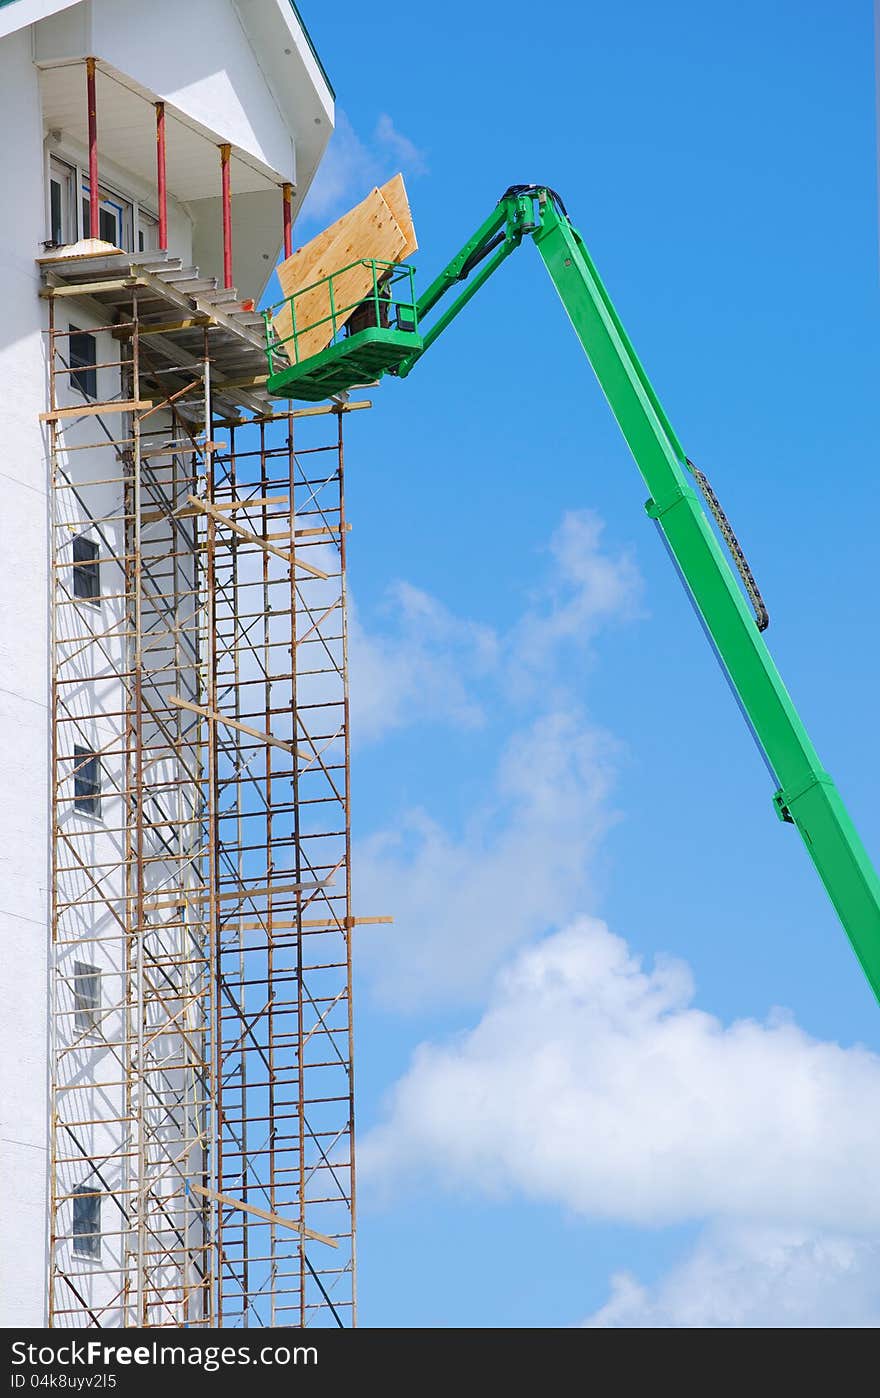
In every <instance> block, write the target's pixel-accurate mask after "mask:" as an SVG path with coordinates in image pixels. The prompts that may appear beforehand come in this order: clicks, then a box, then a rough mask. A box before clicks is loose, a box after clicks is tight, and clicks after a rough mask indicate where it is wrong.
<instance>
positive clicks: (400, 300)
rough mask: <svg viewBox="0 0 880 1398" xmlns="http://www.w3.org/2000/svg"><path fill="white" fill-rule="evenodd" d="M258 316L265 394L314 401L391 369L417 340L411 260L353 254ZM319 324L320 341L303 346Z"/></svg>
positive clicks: (416, 348) (416, 347) (418, 346)
mask: <svg viewBox="0 0 880 1398" xmlns="http://www.w3.org/2000/svg"><path fill="white" fill-rule="evenodd" d="M352 273H355V274H356V275H355V277H354V278H352V276H351V274H352ZM365 284H366V286H365ZM355 289H357V295H354V294H353V293H354V291H355ZM263 322H264V324H265V327H266V357H267V359H268V361H269V377H268V380H267V382H266V391H267V392H268V393H269V394H270V395H271V396H272V397H273V398H302V399H304V400H305V401H306V402H307V403H320V402H321V401H322V400H323V399H325V398H331V397H332V396H333V394H334V393H344V392H345V391H346V390H347V389H349V388H354V386H355V385H356V384H363V383H372V382H373V380H374V379H378V378H381V376H382V375H383V374H388V373H394V372H395V371H396V370H397V369H398V368H399V367H400V365H402V364H403V362H404V361H405V360H408V359H410V358H411V357H412V356H413V355H419V354H421V352H422V350H423V348H424V344H423V341H422V337H421V335H420V334H419V318H418V307H417V305H416V296H415V288H414V285H413V269H412V267H409V266H407V264H406V263H395V262H387V261H382V260H380V259H377V258H361V259H360V260H359V261H358V262H351V263H349V264H348V266H347V267H340V268H339V269H338V270H337V271H335V272H331V273H330V274H329V275H328V276H326V277H322V278H321V279H320V280H319V281H317V282H312V283H311V285H310V286H304V287H302V288H301V289H300V290H299V291H296V292H294V294H293V295H292V296H288V297H286V298H285V299H284V301H281V302H279V303H278V305H277V306H270V307H269V309H268V310H265V311H264V312H263ZM322 329H323V332H324V333H323V335H321V334H319V335H318V337H317V340H318V343H319V344H320V342H321V340H322V339H323V340H324V343H325V348H324V349H322V350H319V351H318V352H317V353H315V354H311V353H309V351H310V349H312V348H313V347H314V345H315V332H316V331H319V332H320V331H321V330H322Z"/></svg>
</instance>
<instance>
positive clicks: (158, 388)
mask: <svg viewBox="0 0 880 1398" xmlns="http://www.w3.org/2000/svg"><path fill="white" fill-rule="evenodd" d="M76 275H78V276H81V277H85V279H86V282H88V280H89V270H88V266H85V267H79V268H77V269H76ZM63 285H64V284H63V282H62V280H61V278H60V277H58V276H57V275H53V277H52V279H51V280H50V281H49V284H48V286H47V291H46V296H47V300H48V332H47V333H48V361H49V403H48V410H47V412H46V413H45V414H44V418H45V420H46V426H47V437H48V444H49V454H50V468H51V495H52V514H51V520H50V526H51V537H52V600H51V645H52V706H53V712H52V815H51V820H52V825H51V828H52V920H51V936H52V957H51V961H52V967H51V1015H50V1032H51V1048H50V1052H51V1065H52V1066H51V1104H52V1123H51V1201H50V1203H51V1267H50V1279H49V1293H50V1296H49V1305H50V1323H51V1324H52V1325H54V1326H102V1327H118V1326H128V1325H146V1326H151V1327H161V1326H170V1327H175V1326H214V1325H219V1324H221V1323H222V1324H224V1325H232V1326H264V1325H277V1326H301V1325H316V1324H317V1325H323V1324H327V1325H334V1326H335V1325H345V1326H348V1325H352V1324H354V1320H355V1306H354V1303H355V1278H354V1258H355V1252H354V1227H355V1219H354V1200H355V1188H354V1124H353V1106H354V1096H353V1081H352V1003H351V934H352V929H353V927H354V925H355V921H356V920H355V919H354V918H353V916H352V907H351V884H350V873H351V870H350V864H351V826H350V803H349V777H350V763H349V723H348V677H347V637H346V616H345V603H346V598H345V540H346V528H347V526H346V522H345V514H344V479H343V474H344V459H343V442H342V437H343V422H342V419H343V416H344V414H345V413H346V412H349V411H352V410H354V409H355V408H356V407H359V406H362V405H356V404H346V405H344V406H328V407H327V408H326V409H319V410H317V411H316V410H315V409H307V410H300V411H299V412H287V413H284V414H277V413H275V412H274V411H272V407H271V405H270V404H268V402H267V403H266V404H265V407H264V408H263V410H262V411H261V412H259V413H257V414H254V413H253V411H252V408H251V409H250V410H249V412H248V414H247V415H242V414H241V409H240V408H239V409H237V410H236V411H233V412H231V409H232V407H233V404H234V401H235V400H234V398H233V395H232V393H231V392H230V391H229V390H228V389H226V388H225V384H226V382H227V380H228V378H229V369H228V367H227V365H228V364H230V363H231V362H232V357H233V354H235V355H242V354H247V355H250V354H251V353H252V351H253V346H252V344H251V342H250V340H247V341H246V343H245V346H244V349H242V348H241V347H238V348H237V349H236V348H235V347H234V336H233V334H232V333H231V332H230V331H229V327H228V326H220V325H219V323H218V324H217V325H214V324H212V323H211V321H210V317H209V316H204V317H203V319H202V320H200V322H199V324H198V326H197V327H194V326H193V322H192V320H191V319H189V318H186V317H183V318H179V319H178V320H177V321H175V320H174V319H173V315H171V314H169V306H168V305H167V304H164V303H163V296H164V295H165V293H164V291H163V289H162V288H161V286H158V285H157V284H156V274H155V273H153V272H150V271H145V272H144V273H143V275H142V276H141V277H140V278H139V279H137V282H135V279H133V278H132V279H131V280H129V281H128V282H126V281H125V279H124V278H119V279H118V283H114V284H113V286H110V284H109V282H108V283H107V284H106V287H107V290H106V295H107V298H108V315H107V319H106V322H105V323H103V324H96V323H93V322H94V320H95V316H94V314H93V315H92V319H91V320H90V321H88V322H87V323H88V325H89V327H90V328H89V332H88V333H90V334H91V335H93V336H94V337H95V340H96V343H97V344H98V345H99V346H102V347H103V346H104V345H107V346H109V347H110V348H109V349H107V351H106V352H105V351H104V349H103V348H102V349H101V353H100V354H98V355H97V358H96V364H95V366H94V369H93V370H92V368H91V366H87V367H86V369H85V371H84V369H83V365H82V362H81V356H77V355H74V354H72V353H71V345H70V340H71V336H72V335H74V334H78V335H82V334H83V331H82V330H81V329H80V330H74V329H73V328H72V327H70V326H68V325H67V324H66V322H65V323H64V324H61V323H60V322H59V317H58V314H57V307H56V299H55V294H54V291H55V290H56V289H57V288H59V287H63ZM91 285H92V286H94V275H92V279H91ZM64 291H65V294H67V295H68V296H69V295H70V291H69V289H68V288H66V287H64ZM102 294H103V293H102ZM175 294H176V293H175ZM168 295H169V296H171V295H172V292H169V293H168ZM111 302H112V304H111ZM65 304H68V305H69V304H70V302H69V301H68V302H66V303H65ZM174 310H176V307H174V306H173V305H172V311H174ZM178 314H179V313H178ZM79 320H80V321H81V320H83V317H82V316H80V317H79ZM205 321H207V323H205ZM245 325H246V328H247V323H246V322H245ZM160 327H161V329H160ZM221 330H222V333H223V335H224V336H225V339H224V340H223V341H222V344H223V346H224V348H223V355H225V356H226V357H225V359H223V367H222V370H219V371H218V368H217V358H218V344H220V343H221V342H220V341H218V339H217V338H216V337H217V334H218V332H219V331H221ZM194 336H198V342H197V344H196V342H195V340H194ZM196 350H197V352H196ZM221 358H222V356H221ZM236 362H237V361H236ZM91 374H93V375H94V377H90V375H91ZM251 377H253V376H251ZM249 392H250V394H252V392H253V390H250V391H249ZM244 396H248V395H244ZM363 406H366V405H363ZM334 419H335V420H334ZM328 429H330V430H329V431H328ZM295 431H296V436H297V439H296V442H295V441H294V432H295Z"/></svg>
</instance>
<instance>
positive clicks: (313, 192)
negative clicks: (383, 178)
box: [297, 111, 381, 227]
mask: <svg viewBox="0 0 880 1398" xmlns="http://www.w3.org/2000/svg"><path fill="white" fill-rule="evenodd" d="M380 174H381V169H380V162H379V160H378V159H377V157H376V153H375V151H372V150H370V148H369V147H368V146H366V145H365V144H364V142H363V141H362V140H361V139H360V137H359V136H358V134H357V132H356V131H355V129H354V127H353V126H352V124H351V122H350V121H349V119H348V117H347V116H346V115H345V112H343V111H337V113H336V126H335V129H334V131H333V135H332V136H331V137H330V142H329V145H328V146H327V151H326V154H325V156H324V159H323V160H322V161H321V163H320V165H319V166H318V171H317V174H316V175H315V178H314V180H313V181H312V184H311V187H310V189H309V192H308V194H307V195H306V199H305V204H304V205H303V209H302V212H301V213H300V216H299V220H298V223H297V227H299V225H300V224H303V223H305V224H308V223H312V222H315V221H318V220H320V221H323V222H331V221H332V219H333V218H336V217H338V216H339V215H340V214H342V213H344V212H345V210H346V208H347V207H348V206H349V205H352V204H357V203H359V202H360V200H361V199H363V198H364V197H365V195H367V194H368V193H369V191H370V190H371V189H372V187H373V186H374V185H375V184H376V183H377V181H378V179H379V177H380Z"/></svg>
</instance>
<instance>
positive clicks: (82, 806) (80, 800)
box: [73, 746, 101, 816]
mask: <svg viewBox="0 0 880 1398" xmlns="http://www.w3.org/2000/svg"><path fill="white" fill-rule="evenodd" d="M73 766H74V774H73V804H74V808H75V809H76V810H78V811H82V813H83V815H92V816H99V815H100V814H101V762H100V758H99V757H98V755H97V753H94V752H92V750H91V748H81V747H78V746H77V747H75V748H74V749H73Z"/></svg>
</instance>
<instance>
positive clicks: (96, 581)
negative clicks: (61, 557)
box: [73, 534, 101, 602]
mask: <svg viewBox="0 0 880 1398" xmlns="http://www.w3.org/2000/svg"><path fill="white" fill-rule="evenodd" d="M73 595H74V597H81V598H82V599H83V601H84V602H99V601H100V600H101V564H100V562H99V559H98V545H97V544H96V543H95V541H94V540H93V539H87V538H86V536H85V534H78V535H77V536H76V538H75V539H74V541H73Z"/></svg>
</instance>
